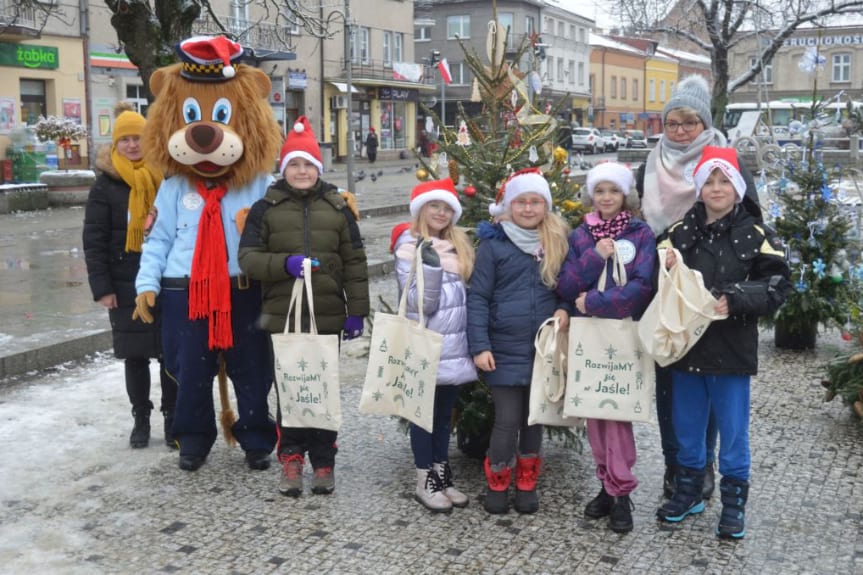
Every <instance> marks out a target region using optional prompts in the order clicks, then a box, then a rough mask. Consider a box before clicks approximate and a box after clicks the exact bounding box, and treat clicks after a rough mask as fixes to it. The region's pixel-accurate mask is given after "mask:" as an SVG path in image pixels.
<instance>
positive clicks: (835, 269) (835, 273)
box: [830, 261, 845, 284]
mask: <svg viewBox="0 0 863 575" xmlns="http://www.w3.org/2000/svg"><path fill="white" fill-rule="evenodd" d="M844 279H845V277H844V276H843V275H842V268H840V267H839V264H837V263H836V262H835V261H834V262H833V264H832V265H831V266H830V281H832V282H833V283H837V284H839V283H842V281H843V280H844Z"/></svg>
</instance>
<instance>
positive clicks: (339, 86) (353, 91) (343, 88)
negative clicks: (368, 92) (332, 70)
mask: <svg viewBox="0 0 863 575" xmlns="http://www.w3.org/2000/svg"><path fill="white" fill-rule="evenodd" d="M330 85H331V86H335V88H336V90H338V91H339V92H341V93H342V94H347V93H348V85H347V84H345V83H344V82H330ZM359 93H360V91H359V90H357V87H356V86H354V85H353V84H351V94H359Z"/></svg>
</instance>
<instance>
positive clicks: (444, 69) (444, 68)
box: [437, 58, 452, 85]
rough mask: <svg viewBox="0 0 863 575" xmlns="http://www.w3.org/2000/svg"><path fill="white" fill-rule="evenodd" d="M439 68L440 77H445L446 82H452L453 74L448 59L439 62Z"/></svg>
mask: <svg viewBox="0 0 863 575" xmlns="http://www.w3.org/2000/svg"><path fill="white" fill-rule="evenodd" d="M437 69H438V70H440V77H441V78H443V81H444V83H445V84H447V85H449V84H452V74H450V71H449V62H447V61H446V58H444V59H442V60H441V61H440V62H438V64H437Z"/></svg>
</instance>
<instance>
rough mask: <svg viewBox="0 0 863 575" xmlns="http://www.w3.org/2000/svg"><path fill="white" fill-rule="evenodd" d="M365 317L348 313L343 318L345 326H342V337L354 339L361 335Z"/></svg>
mask: <svg viewBox="0 0 863 575" xmlns="http://www.w3.org/2000/svg"><path fill="white" fill-rule="evenodd" d="M364 323H365V318H363V317H362V316H360V315H349V316H348V318H347V319H346V320H345V327H344V328H342V329H343V331H344V333H343V334H342V339H354V338H355V337H360V336H361V335H363V324H364Z"/></svg>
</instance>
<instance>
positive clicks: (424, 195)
mask: <svg viewBox="0 0 863 575" xmlns="http://www.w3.org/2000/svg"><path fill="white" fill-rule="evenodd" d="M434 201H439V202H446V204H447V205H448V206H449V207H451V208H452V209H453V211H454V212H455V214H454V215H453V217H452V224H453V225H455V223H456V222H457V221H458V219H459V218H460V217H461V211H462V208H461V202H459V201H458V193H457V192H456V191H455V184H453V182H452V180H451V179H450V178H445V179H443V180H432V181H430V182H422V183H420V184H417V185H416V186H415V187H414V189H413V192H411V215H412V216H413V217H417V216H418V215H419V213H420V210H422V208H423V206H424V205H426V204H427V203H429V202H434Z"/></svg>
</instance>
